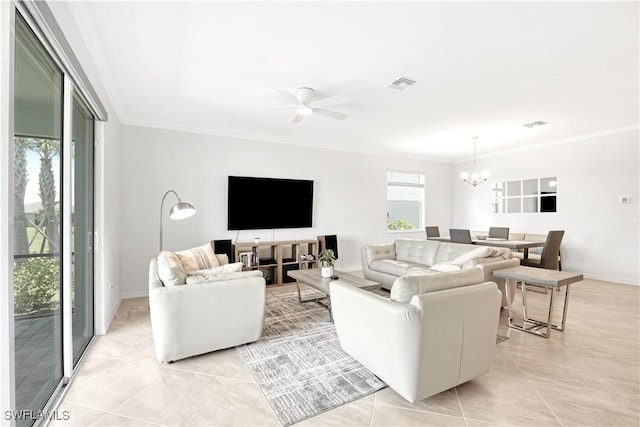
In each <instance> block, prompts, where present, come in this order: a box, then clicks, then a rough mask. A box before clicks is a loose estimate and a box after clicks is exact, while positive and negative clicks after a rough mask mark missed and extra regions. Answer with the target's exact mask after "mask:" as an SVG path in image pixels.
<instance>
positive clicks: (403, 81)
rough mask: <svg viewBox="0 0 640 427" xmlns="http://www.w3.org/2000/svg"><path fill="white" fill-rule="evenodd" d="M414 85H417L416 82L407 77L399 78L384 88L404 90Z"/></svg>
mask: <svg viewBox="0 0 640 427" xmlns="http://www.w3.org/2000/svg"><path fill="white" fill-rule="evenodd" d="M416 83H418V81H417V80H413V79H410V78H409V77H400V78H397V79H396V80H394V81H392V82H391V83H389V84H388V85H387V86H386V87H388V88H390V89H395V90H405V89H408V88H410V87H411V86H413V85H415V84H416Z"/></svg>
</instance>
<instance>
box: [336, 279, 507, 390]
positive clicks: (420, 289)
mask: <svg viewBox="0 0 640 427" xmlns="http://www.w3.org/2000/svg"><path fill="white" fill-rule="evenodd" d="M482 282H483V274H482V271H481V270H480V269H479V268H471V269H467V270H460V271H458V272H455V273H441V274H431V275H427V276H403V277H401V278H399V279H397V280H396V282H395V283H394V285H393V287H394V288H403V289H404V291H406V290H407V289H413V290H415V291H416V294H415V295H413V296H412V297H411V299H410V302H408V303H402V302H397V301H393V300H391V299H386V298H384V297H382V296H380V295H377V294H374V293H371V292H367V291H363V290H361V289H358V288H355V287H353V286H350V285H349V284H347V283H343V282H340V281H339V280H337V281H335V282H332V283H331V285H330V287H331V306H332V312H333V318H334V322H335V326H336V330H337V333H338V338H339V339H340V344H341V345H342V348H343V349H344V350H345V351H346V352H347V353H348V354H350V355H351V356H352V357H353V358H355V359H356V360H357V361H359V362H360V363H362V365H364V366H365V367H366V368H368V369H369V370H371V371H372V372H373V373H374V374H376V375H377V376H378V377H379V378H380V379H382V380H383V381H384V382H386V383H387V384H388V385H389V387H391V388H392V389H393V390H395V391H396V392H397V393H398V394H400V395H401V396H402V397H404V398H405V399H407V400H408V401H409V402H415V401H417V400H421V399H424V398H427V397H429V396H432V395H434V394H437V393H440V392H442V391H444V390H447V389H449V388H451V387H455V386H457V385H459V384H462V383H464V382H466V381H469V380H471V379H473V378H475V377H477V376H479V375H482V374H484V373H486V372H488V371H489V367H490V366H491V361H492V358H493V353H494V349H495V343H496V333H497V328H498V319H499V316H500V301H501V298H502V295H501V292H500V291H499V290H498V288H497V286H496V284H495V283H494V282H484V283H482ZM398 290H400V289H396V291H398ZM396 293H397V294H403V295H404V296H405V297H406V292H396ZM391 295H392V296H393V295H394V292H393V288H392V294H391Z"/></svg>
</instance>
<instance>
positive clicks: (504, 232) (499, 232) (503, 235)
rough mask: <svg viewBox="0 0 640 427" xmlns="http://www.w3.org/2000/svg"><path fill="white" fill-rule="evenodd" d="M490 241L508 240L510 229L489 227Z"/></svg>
mask: <svg viewBox="0 0 640 427" xmlns="http://www.w3.org/2000/svg"><path fill="white" fill-rule="evenodd" d="M487 238H489V239H508V238H509V227H489V235H488V236H487Z"/></svg>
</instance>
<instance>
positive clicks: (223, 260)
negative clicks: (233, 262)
mask: <svg viewBox="0 0 640 427" xmlns="http://www.w3.org/2000/svg"><path fill="white" fill-rule="evenodd" d="M216 259H217V260H218V265H225V264H229V256H227V254H216Z"/></svg>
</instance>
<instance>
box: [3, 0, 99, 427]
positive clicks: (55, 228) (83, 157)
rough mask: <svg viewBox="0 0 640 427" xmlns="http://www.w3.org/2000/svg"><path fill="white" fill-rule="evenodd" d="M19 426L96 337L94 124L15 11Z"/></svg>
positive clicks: (43, 403)
mask: <svg viewBox="0 0 640 427" xmlns="http://www.w3.org/2000/svg"><path fill="white" fill-rule="evenodd" d="M15 21H16V24H15V80H14V127H15V135H14V140H13V152H14V162H13V166H14V188H13V197H14V238H13V248H14V277H13V283H14V331H15V349H14V352H15V408H14V409H15V411H16V412H15V414H18V415H15V421H16V425H17V426H31V425H33V424H34V423H35V422H37V421H41V420H42V418H41V417H39V416H38V414H39V413H41V411H42V410H43V409H45V408H46V407H47V404H48V402H49V401H50V399H51V397H52V395H54V393H55V391H56V389H58V388H59V387H61V385H62V383H63V378H64V377H68V376H70V375H71V372H72V370H73V368H75V366H76V365H77V363H78V361H79V360H80V358H81V356H82V354H83V352H84V351H85V350H86V348H87V346H88V345H89V343H90V341H91V339H92V338H93V334H94V327H93V325H94V247H95V244H96V241H95V233H94V123H95V120H94V116H93V114H92V112H91V110H90V109H89V108H88V107H87V104H86V103H85V101H84V100H83V98H82V97H81V96H80V94H79V93H78V92H76V91H75V90H74V88H73V87H72V80H71V79H70V78H69V77H67V76H66V75H65V72H64V70H62V69H61V68H60V67H59V66H58V65H57V62H56V61H54V60H53V59H52V57H51V55H50V53H49V51H48V50H47V49H46V48H45V46H43V44H42V43H41V41H40V39H39V38H38V37H37V35H36V33H34V31H33V30H32V29H31V27H30V26H29V24H28V22H27V21H26V20H25V19H24V18H23V17H22V15H20V13H16V20H15Z"/></svg>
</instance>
